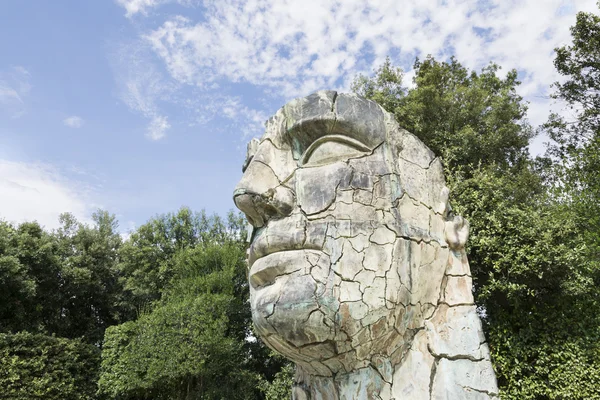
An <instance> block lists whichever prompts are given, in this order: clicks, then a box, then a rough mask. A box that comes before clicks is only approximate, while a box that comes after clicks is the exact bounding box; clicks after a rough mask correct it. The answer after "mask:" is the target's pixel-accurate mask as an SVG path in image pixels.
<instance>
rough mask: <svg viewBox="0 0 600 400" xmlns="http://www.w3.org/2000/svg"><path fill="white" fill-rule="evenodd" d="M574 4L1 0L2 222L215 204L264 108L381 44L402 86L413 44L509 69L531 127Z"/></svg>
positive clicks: (416, 51)
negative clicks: (516, 81)
mask: <svg viewBox="0 0 600 400" xmlns="http://www.w3.org/2000/svg"><path fill="white" fill-rule="evenodd" d="M326 3H327V4H326ZM581 10H583V11H594V10H597V7H596V5H595V0H578V1H563V0H545V1H543V2H542V1H539V0H519V1H517V0H514V1H512V0H503V1H499V0H498V1H496V0H486V1H481V0H479V1H477V0H472V1H470V0H467V1H457V0H446V1H438V0H421V1H418V2H417V1H413V2H402V1H398V0H395V1H389V0H371V1H363V0H360V1H359V0H346V1H343V2H342V1H340V2H322V1H317V0H301V1H300V0H270V1H266V0H246V1H231V0H220V1H195V0H170V1H169V0H116V1H113V0H104V1H100V0H98V1H78V2H74V1H68V2H67V1H52V2H49V1H32V0H4V1H3V2H2V4H1V5H0V35H1V36H2V37H3V38H4V40H2V41H0V218H4V219H8V220H11V221H23V220H32V219H36V220H38V221H40V222H41V223H42V224H43V225H45V226H46V227H48V228H55V227H56V226H57V225H58V220H57V217H58V214H59V213H61V212H64V211H69V212H73V213H74V214H75V215H76V216H77V217H78V218H79V219H81V220H83V221H89V218H90V215H91V213H92V212H93V211H94V210H95V209H97V208H103V209H107V210H108V211H110V212H112V213H114V214H116V215H117V217H118V219H119V221H120V224H121V229H122V230H123V232H126V231H128V230H129V229H131V228H133V227H134V226H138V225H140V224H142V223H144V222H145V221H146V220H147V219H148V218H150V217H151V216H153V215H155V214H157V213H164V212H169V211H174V210H176V209H177V208H178V207H180V206H182V205H187V206H189V207H191V208H192V209H195V210H200V209H205V210H206V211H207V212H209V213H212V212H216V213H219V214H222V215H223V214H225V213H226V212H227V211H228V210H229V209H231V208H233V202H232V200H231V192H232V190H233V187H234V186H235V183H236V182H237V180H238V179H239V178H240V175H241V170H240V168H241V164H242V162H243V158H244V156H245V143H246V142H247V141H248V140H249V139H250V138H251V137H253V136H257V135H259V134H260V133H261V128H262V123H263V122H264V120H265V119H266V118H267V117H268V116H269V115H271V114H272V113H274V112H275V111H276V110H277V108H279V107H280V106H281V105H283V104H284V103H285V102H287V101H288V100H290V99H292V98H294V97H297V96H302V95H306V94H309V93H310V92H312V91H314V90H318V89H323V88H333V89H338V90H342V91H344V90H348V88H349V85H350V82H351V81H352V79H353V78H354V76H356V74H358V73H369V72H370V71H372V70H373V69H374V68H375V67H377V66H378V65H379V64H381V62H382V61H383V60H384V58H385V57H386V56H388V55H389V56H390V57H391V58H392V59H393V61H394V62H396V63H398V64H399V65H402V66H403V67H404V69H405V71H406V83H407V84H409V83H410V79H411V76H412V75H411V71H410V67H411V65H412V61H413V59H414V57H415V55H421V56H424V55H426V54H433V55H435V56H436V57H438V58H440V59H444V58H446V57H449V56H450V55H452V54H456V56H457V58H458V60H459V61H461V62H462V63H463V64H464V65H466V66H468V67H469V68H475V69H479V68H481V67H482V66H484V65H486V64H487V63H488V62H489V61H491V60H493V61H495V62H497V63H499V64H500V65H501V66H502V67H503V70H501V72H500V73H501V74H502V73H505V72H506V71H507V70H508V69H511V68H516V69H517V70H518V71H519V74H520V77H521V79H522V81H523V85H522V86H521V87H520V89H519V90H520V93H521V94H522V95H523V96H524V97H525V98H526V100H528V101H529V102H530V113H529V119H530V121H531V122H532V123H533V124H534V125H536V124H539V123H541V122H543V121H544V119H545V118H546V116H547V115H548V112H549V110H550V109H557V108H556V107H558V106H557V105H553V104H551V103H550V101H549V100H548V98H547V95H548V93H549V84H550V83H551V82H553V81H555V80H557V79H558V78H559V77H558V76H557V75H556V73H555V71H554V68H553V65H552V58H553V55H552V50H553V48H554V47H556V46H559V45H562V44H565V43H567V42H568V41H569V31H568V27H569V26H570V25H572V24H573V23H574V15H575V13H576V12H577V11H581ZM558 111H560V109H559V108H558ZM542 142H543V138H539V139H537V140H536V142H534V144H533V147H532V152H534V153H536V152H540V151H541V150H542V146H541V143H542Z"/></svg>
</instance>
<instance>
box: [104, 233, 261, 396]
mask: <svg viewBox="0 0 600 400" xmlns="http://www.w3.org/2000/svg"><path fill="white" fill-rule="evenodd" d="M244 257H245V256H244V251H243V248H242V247H241V246H239V245H237V244H236V243H229V244H215V243H208V244H206V245H203V246H196V247H194V248H187V249H182V250H181V251H180V252H178V253H177V254H176V256H175V259H174V261H173V268H174V277H173V279H172V282H171V284H169V285H167V287H166V288H165V291H164V294H163V297H162V299H161V300H160V301H158V302H157V303H156V304H155V307H154V308H153V309H152V310H151V311H149V312H145V313H143V314H142V315H141V316H140V318H139V319H137V320H136V321H132V322H128V323H125V324H123V325H118V326H114V327H111V328H109V329H108V331H107V333H106V337H105V343H104V349H103V355H102V357H103V361H102V375H101V378H100V392H101V393H105V394H107V395H108V396H109V397H111V398H127V399H137V398H157V399H196V398H206V399H224V398H226V399H249V398H253V393H254V392H256V390H257V389H256V388H255V387H256V382H257V378H258V374H257V373H255V372H253V371H252V370H251V369H250V368H248V361H247V358H248V352H247V349H246V346H245V344H246V339H247V330H248V326H249V325H248V318H249V315H248V314H249V313H248V311H249V310H248V306H247V304H244V297H243V296H240V293H239V291H240V289H239V281H240V279H242V278H243V279H244V280H245V263H244ZM240 314H242V315H240Z"/></svg>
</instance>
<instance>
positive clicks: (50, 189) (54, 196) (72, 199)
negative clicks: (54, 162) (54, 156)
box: [0, 159, 92, 229]
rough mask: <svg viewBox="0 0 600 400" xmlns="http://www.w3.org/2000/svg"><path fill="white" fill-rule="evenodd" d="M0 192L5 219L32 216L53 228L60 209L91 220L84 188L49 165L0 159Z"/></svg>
mask: <svg viewBox="0 0 600 400" xmlns="http://www.w3.org/2000/svg"><path fill="white" fill-rule="evenodd" d="M0 193H2V196H0V218H1V219H4V220H7V221H11V222H17V223H20V222H23V221H34V220H35V221H38V222H39V223H40V224H41V225H43V226H45V227H46V228H47V229H54V228H57V227H58V226H59V223H58V216H59V215H60V214H61V213H63V212H70V213H72V214H73V215H75V217H76V218H77V219H78V220H80V221H82V222H90V221H91V220H90V214H91V211H92V210H91V203H90V201H89V198H88V194H87V188H86V187H85V186H83V185H81V184H79V183H77V182H73V181H70V180H68V179H67V178H65V177H64V176H63V175H62V174H61V173H60V172H59V171H58V170H57V169H56V168H53V167H51V166H48V165H42V164H31V163H24V162H15V161H7V160H1V159H0Z"/></svg>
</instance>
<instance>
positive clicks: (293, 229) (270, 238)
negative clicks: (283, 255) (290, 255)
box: [248, 214, 327, 268]
mask: <svg viewBox="0 0 600 400" xmlns="http://www.w3.org/2000/svg"><path fill="white" fill-rule="evenodd" d="M326 231H327V222H320V221H319V222H316V221H307V220H306V218H305V217H304V216H303V215H301V214H295V215H292V216H290V217H288V218H285V219H280V220H271V221H269V223H268V224H267V226H266V227H264V228H262V229H260V230H259V233H257V234H256V236H255V238H254V240H253V241H252V244H251V245H250V250H249V253H248V266H249V267H250V268H252V265H253V264H254V263H255V262H256V261H257V260H258V259H260V258H262V257H265V256H267V255H269V254H273V253H278V252H282V251H290V250H321V249H322V248H323V242H324V239H325V232H326Z"/></svg>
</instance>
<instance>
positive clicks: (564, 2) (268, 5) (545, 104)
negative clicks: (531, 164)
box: [142, 0, 597, 125]
mask: <svg viewBox="0 0 600 400" xmlns="http://www.w3.org/2000/svg"><path fill="white" fill-rule="evenodd" d="M161 3H162V1H158V0H157V1H153V2H152V5H148V7H155V8H156V7H158V6H159V5H160V4H161ZM594 10H596V11H597V6H596V0H544V1H543V2H540V1H539V0H444V1H442V0H420V1H418V2H408V1H389V0H348V1H334V2H324V1H321V0H220V1H219V2H209V1H206V2H204V15H203V17H202V19H201V20H197V21H195V20H192V19H190V18H186V17H183V16H173V15H169V16H166V17H164V18H165V19H164V22H162V24H161V25H160V26H159V27H156V28H152V29H149V30H148V31H147V32H145V33H143V34H142V37H143V39H144V40H145V41H146V42H147V43H149V44H150V45H151V47H152V49H153V50H154V52H155V54H156V55H157V56H158V57H159V58H160V59H161V60H162V61H163V62H164V66H165V67H166V70H167V71H168V74H169V78H170V79H173V80H174V81H176V82H178V83H180V84H181V85H182V87H196V88H201V89H203V90H209V88H210V87H212V86H213V85H215V84H216V83H218V82H220V81H228V82H232V83H238V82H241V83H249V84H252V85H254V86H255V87H256V88H259V89H260V90H262V91H263V93H265V94H276V95H278V96H280V97H282V98H284V99H285V100H287V99H290V98H292V97H295V96H302V95H306V94H308V93H310V92H312V91H314V90H318V89H322V88H332V89H338V90H348V88H349V86H350V83H351V82H352V80H353V78H354V77H355V76H356V75H357V74H358V73H367V74H369V73H371V71H372V70H373V69H374V68H376V67H377V66H379V65H380V64H381V63H382V62H383V61H384V59H385V57H386V56H391V58H392V60H393V61H394V62H395V63H399V64H401V65H403V66H404V67H405V69H407V70H408V71H407V75H409V76H410V75H411V71H410V68H411V65H412V62H413V61H414V58H415V57H416V56H419V57H421V58H423V57H424V56H426V55H428V54H431V55H433V56H435V57H436V58H437V59H446V58H447V57H449V56H450V55H455V56H456V57H457V59H458V60H459V61H460V62H461V63H462V64H463V65H464V66H466V67H468V68H470V69H475V70H479V69H480V68H482V67H484V66H486V65H487V64H488V63H489V62H490V61H493V62H496V63H498V64H500V65H501V66H502V67H503V68H504V69H503V70H501V72H500V74H503V73H505V72H506V71H507V70H508V69H512V68H516V69H517V70H518V71H519V76H520V78H521V79H522V85H521V87H520V88H519V93H520V94H521V95H523V96H524V97H525V99H526V100H527V101H529V102H530V112H529V118H530V120H531V122H532V123H533V124H534V125H537V124H540V123H542V122H544V120H545V119H546V117H547V115H548V111H549V109H550V108H551V106H552V105H551V104H550V100H549V97H548V96H549V94H550V92H551V89H550V85H551V84H552V83H553V82H554V81H556V80H558V79H560V76H559V75H558V74H557V73H556V71H555V69H554V65H553V58H554V48H555V47H557V46H561V45H564V44H567V43H569V41H570V33H569V27H570V26H572V25H573V24H574V23H575V18H574V16H575V13H576V12H577V11H594ZM225 112H227V111H225ZM258 112H260V111H258ZM237 115H240V112H239V111H237Z"/></svg>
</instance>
